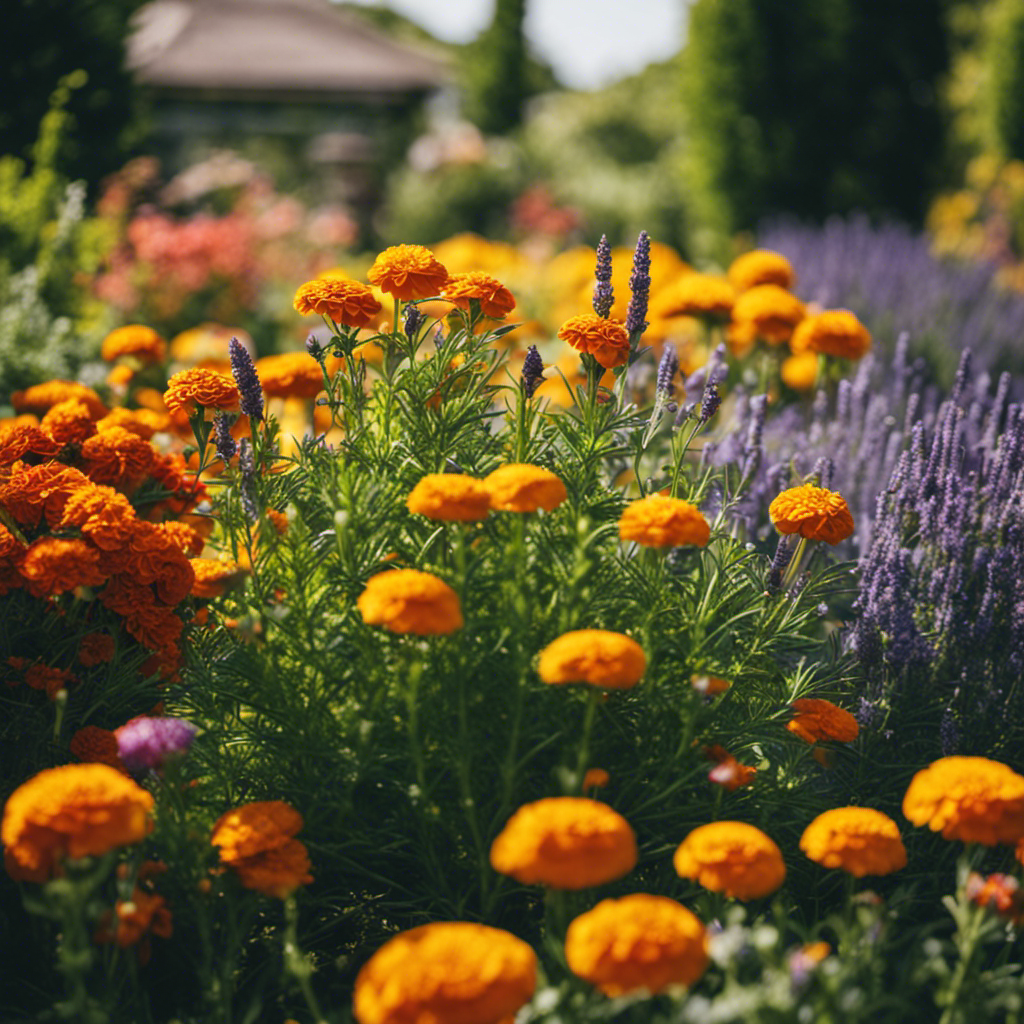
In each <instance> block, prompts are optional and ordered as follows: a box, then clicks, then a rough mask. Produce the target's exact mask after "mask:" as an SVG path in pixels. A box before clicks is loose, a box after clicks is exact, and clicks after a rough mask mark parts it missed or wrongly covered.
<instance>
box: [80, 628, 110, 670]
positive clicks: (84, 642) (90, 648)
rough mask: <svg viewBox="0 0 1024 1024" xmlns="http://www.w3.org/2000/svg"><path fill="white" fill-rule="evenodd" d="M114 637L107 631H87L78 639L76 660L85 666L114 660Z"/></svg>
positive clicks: (88, 666)
mask: <svg viewBox="0 0 1024 1024" xmlns="http://www.w3.org/2000/svg"><path fill="white" fill-rule="evenodd" d="M114 650H115V648H114V638H113V637H112V636H111V635H110V634H109V633H87V634H86V635H85V636H83V637H82V639H81V640H79V641H78V661H79V663H80V664H82V665H84V666H85V667H86V668H92V667H93V666H94V665H102V664H104V663H105V662H108V661H113V660H114Z"/></svg>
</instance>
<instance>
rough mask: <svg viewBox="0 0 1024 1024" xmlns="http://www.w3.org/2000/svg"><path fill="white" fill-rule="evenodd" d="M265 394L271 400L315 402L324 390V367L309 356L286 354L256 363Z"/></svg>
mask: <svg viewBox="0 0 1024 1024" xmlns="http://www.w3.org/2000/svg"><path fill="white" fill-rule="evenodd" d="M256 373H257V374H258V376H259V378H260V384H262V385H263V392H264V394H266V395H267V396H269V397H271V398H315V397H316V396H317V395H318V394H319V393H320V392H321V391H323V389H324V374H323V370H321V369H320V364H319V363H318V362H317V361H316V360H315V359H314V358H313V357H312V356H311V355H310V354H309V353H308V352H282V353H280V354H279V355H276V356H264V357H263V358H262V359H257V360H256Z"/></svg>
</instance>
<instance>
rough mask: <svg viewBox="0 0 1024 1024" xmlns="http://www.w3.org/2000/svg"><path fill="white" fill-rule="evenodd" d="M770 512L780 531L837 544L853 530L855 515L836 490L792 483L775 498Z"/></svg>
mask: <svg viewBox="0 0 1024 1024" xmlns="http://www.w3.org/2000/svg"><path fill="white" fill-rule="evenodd" d="M768 516H769V518H770V519H771V521H772V524H773V525H774V526H775V529H776V530H778V531H779V533H798V534H800V536H801V537H806V538H807V539H808V540H823V541H825V543H826V544H838V543H839V542H840V541H843V540H846V538H847V537H849V536H850V535H851V534H852V533H853V515H852V514H851V513H850V509H849V506H847V504H846V501H845V499H844V498H843V496H842V495H841V494H839V493H838V492H836V491H830V490H828V489H827V488H824V487H818V486H817V485H815V484H801V485H800V486H799V487H790V488H789V489H788V490H785V491H783V492H782V493H781V494H779V495H776V497H775V498H773V499H772V503H771V504H770V505H769V506H768Z"/></svg>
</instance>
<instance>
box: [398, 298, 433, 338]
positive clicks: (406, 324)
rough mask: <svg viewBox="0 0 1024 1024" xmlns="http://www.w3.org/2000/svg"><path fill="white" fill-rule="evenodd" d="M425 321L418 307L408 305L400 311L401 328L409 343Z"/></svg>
mask: <svg viewBox="0 0 1024 1024" xmlns="http://www.w3.org/2000/svg"><path fill="white" fill-rule="evenodd" d="M426 319H427V318H426V317H425V316H424V315H423V314H422V313H421V312H420V307H419V306H414V305H408V306H406V307H405V309H404V310H403V311H402V326H403V328H404V329H405V336H406V337H407V338H408V339H409V340H410V341H411V340H412V339H413V338H415V337H416V335H417V334H418V333H419V329H420V328H421V327H422V326H423V324H424V323H425V322H426Z"/></svg>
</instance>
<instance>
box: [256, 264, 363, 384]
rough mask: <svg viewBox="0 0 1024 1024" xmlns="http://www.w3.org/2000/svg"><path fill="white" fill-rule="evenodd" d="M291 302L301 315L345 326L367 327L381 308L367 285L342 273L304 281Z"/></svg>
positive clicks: (261, 377)
mask: <svg viewBox="0 0 1024 1024" xmlns="http://www.w3.org/2000/svg"><path fill="white" fill-rule="evenodd" d="M294 306H295V310H296V312H299V313H302V315H303V316H309V315H311V314H314V313H315V314H317V315H318V316H326V317H329V318H330V319H331V320H333V321H334V322H335V323H336V324H344V325H345V326H346V327H368V326H369V325H370V324H371V323H373V322H374V321H375V320H376V318H377V317H378V316H379V315H380V311H381V308H382V307H381V304H380V303H379V302H378V301H377V299H376V298H375V297H374V294H373V292H372V291H371V289H370V288H369V287H368V286H367V285H365V284H363V283H362V282H361V281H352V280H350V279H349V278H343V277H319V278H317V279H316V280H314V281H307V282H306V283H305V284H304V285H301V286H300V287H299V290H298V291H297V292H296V293H295V302H294ZM262 379H263V376H262V374H261V375H260V380H262Z"/></svg>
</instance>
